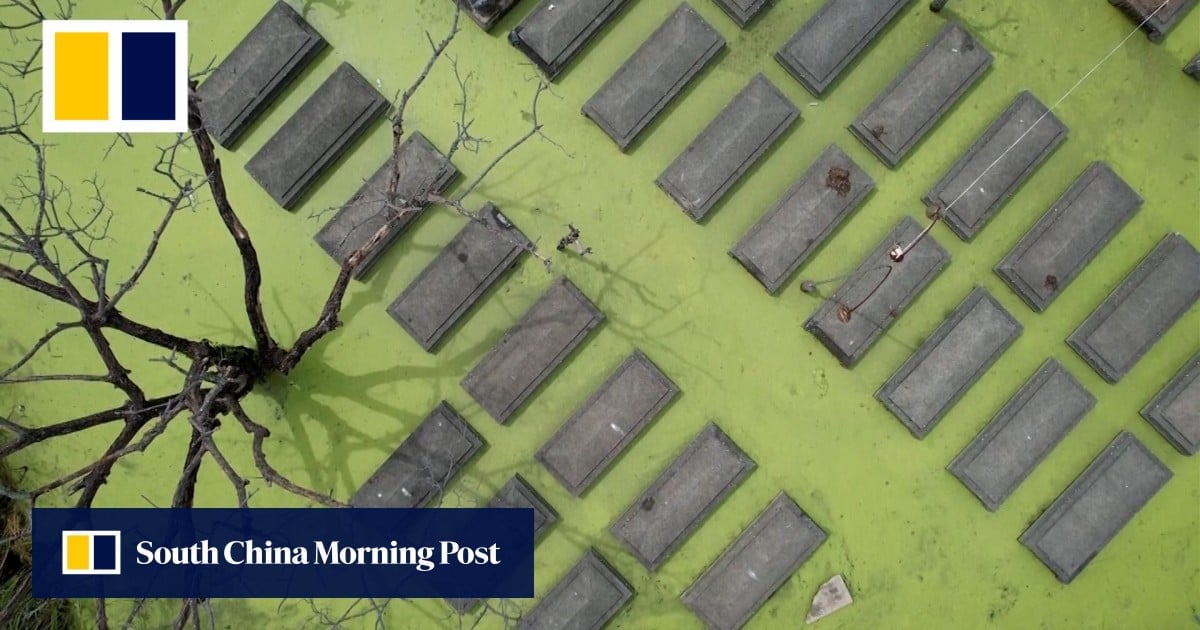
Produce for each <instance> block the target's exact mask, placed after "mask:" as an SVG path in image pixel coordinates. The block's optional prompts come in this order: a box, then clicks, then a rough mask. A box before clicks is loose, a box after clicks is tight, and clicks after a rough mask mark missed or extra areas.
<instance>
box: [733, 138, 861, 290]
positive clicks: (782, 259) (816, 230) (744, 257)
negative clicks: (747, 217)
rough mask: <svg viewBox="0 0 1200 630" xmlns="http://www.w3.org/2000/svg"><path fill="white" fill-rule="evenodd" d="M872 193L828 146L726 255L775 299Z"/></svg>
mask: <svg viewBox="0 0 1200 630" xmlns="http://www.w3.org/2000/svg"><path fill="white" fill-rule="evenodd" d="M873 190H875V180H873V179H871V176H870V175H868V174H867V172H866V171H864V170H862V169H861V168H860V167H859V166H858V164H856V163H855V162H854V160H852V159H850V156H848V155H846V153H845V152H844V151H842V149H841V148H840V147H838V146H837V145H830V146H829V148H827V149H825V151H824V152H823V153H822V154H821V155H820V156H819V157H818V158H817V159H816V161H815V162H813V164H812V166H810V167H809V168H808V170H807V171H805V172H804V174H803V175H801V176H800V178H799V179H797V180H796V182H795V183H794V184H792V186H791V188H788V190H787V192H785V193H784V194H783V196H782V197H780V198H779V200H778V201H776V202H775V205H773V206H771V208H770V209H769V210H767V211H766V213H764V214H763V216H762V217H761V218H759V220H758V222H757V223H755V224H754V227H751V228H750V229H749V230H748V231H747V232H746V234H745V236H743V237H742V240H740V241H738V242H737V244H736V245H734V246H733V249H731V250H729V255H730V256H733V257H734V258H735V259H736V260H737V261H738V262H740V263H742V266H743V267H745V268H746V271H749V272H750V273H751V275H753V276H754V277H755V278H757V279H758V281H759V282H761V283H762V285H763V286H764V287H766V289H767V293H770V294H772V295H774V294H775V293H777V292H778V291H779V289H780V287H782V286H783V284H784V283H785V282H787V280H788V278H790V277H791V276H792V274H793V273H795V271H796V270H797V269H799V268H800V265H801V264H803V263H804V261H805V260H807V259H808V257H809V256H811V255H812V254H813V253H815V252H816V250H817V248H819V247H820V246H821V244H822V243H824V242H825V239H827V238H829V235H830V234H832V233H833V231H834V230H835V229H837V227H838V226H839V225H841V223H842V221H844V220H845V219H846V217H848V216H850V213H852V212H854V211H855V210H856V209H857V208H858V207H859V206H860V205H862V202H863V201H864V200H866V198H867V196H868V195H870V194H871V191H873Z"/></svg>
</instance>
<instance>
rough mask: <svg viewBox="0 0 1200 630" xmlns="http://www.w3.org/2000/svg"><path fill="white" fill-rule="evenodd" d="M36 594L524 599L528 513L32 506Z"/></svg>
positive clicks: (529, 551) (529, 565) (528, 572)
mask: <svg viewBox="0 0 1200 630" xmlns="http://www.w3.org/2000/svg"><path fill="white" fill-rule="evenodd" d="M33 595H34V597H238V598H241V597H505V598H528V597H533V510H532V509H528V508H502V509H500V508H497V509H493V508H486V509H485V508H428V509H367V508H346V509H324V508H313V509H258V508H245V509H191V510H188V509H149V508H145V509H140V508H139V509H91V510H86V509H50V508H35V509H34V510H33Z"/></svg>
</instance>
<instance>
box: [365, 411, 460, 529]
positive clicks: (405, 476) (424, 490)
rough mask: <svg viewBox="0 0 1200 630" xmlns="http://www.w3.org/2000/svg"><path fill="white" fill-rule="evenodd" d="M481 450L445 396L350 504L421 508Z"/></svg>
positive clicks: (434, 497) (436, 496)
mask: <svg viewBox="0 0 1200 630" xmlns="http://www.w3.org/2000/svg"><path fill="white" fill-rule="evenodd" d="M481 448H483V438H481V437H479V434H478V433H476V432H475V429H474V428H472V427H471V425H470V423H468V422H467V421H466V420H465V419H464V418H463V417H462V416H461V415H459V414H458V412H457V411H455V410H454V408H453V407H451V406H450V404H449V403H447V402H446V401H444V400H443V401H442V402H440V403H438V405H437V407H434V409H433V411H431V412H430V413H429V415H428V416H426V417H425V419H424V420H423V421H421V424H419V425H417V428H416V429H414V430H413V432H412V433H410V434H409V436H408V437H407V438H405V439H404V442H402V443H401V444H400V447H399V448H397V449H396V450H395V451H394V452H393V453H392V454H391V455H390V456H388V458H387V459H386V460H385V461H384V462H383V464H381V465H380V466H379V469H378V470H376V471H375V474H373V475H371V478H370V479H367V481H366V483H364V484H363V485H362V487H361V488H359V489H358V492H356V493H355V494H354V497H353V498H351V499H350V505H352V506H354V507H390V508H410V507H424V506H426V505H428V504H429V503H431V502H432V501H434V500H435V499H437V498H438V496H439V495H440V493H441V492H442V491H443V490H444V485H445V484H447V483H449V482H450V480H451V479H453V478H454V476H455V475H456V474H458V471H459V470H460V469H461V468H462V467H463V466H465V465H466V463H467V462H468V461H470V460H471V458H472V457H474V456H475V454H476V453H477V452H479V449H481Z"/></svg>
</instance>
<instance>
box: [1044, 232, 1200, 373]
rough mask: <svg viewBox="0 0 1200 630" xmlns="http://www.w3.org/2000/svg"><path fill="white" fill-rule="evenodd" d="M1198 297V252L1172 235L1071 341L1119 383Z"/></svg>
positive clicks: (1069, 339) (1084, 323)
mask: <svg viewBox="0 0 1200 630" xmlns="http://www.w3.org/2000/svg"><path fill="white" fill-rule="evenodd" d="M1198 297H1200V253H1197V252H1196V248H1195V247H1193V246H1192V244H1191V243H1189V242H1188V241H1187V239H1185V238H1183V237H1182V236H1180V235H1179V234H1168V235H1167V236H1166V237H1165V238H1163V240H1161V241H1159V243H1158V245H1157V246H1155V248H1154V250H1153V251H1151V252H1150V254H1149V255H1147V256H1146V257H1145V258H1143V259H1142V261H1141V262H1140V263H1138V266H1137V267H1136V268H1135V269H1134V270H1133V272H1132V273H1130V274H1129V276H1127V277H1126V278H1125V280H1124V281H1122V282H1121V285H1120V286H1118V287H1117V288H1116V290H1114V291H1113V292H1112V294H1110V295H1109V296H1108V298H1106V299H1105V300H1104V302H1103V303H1101V304H1100V306H1098V307H1097V308H1096V310H1095V311H1093V312H1092V314H1091V315H1089V316H1088V318H1087V319H1086V320H1084V322H1083V323H1082V324H1080V326H1079V328H1077V329H1075V332H1073V333H1071V336H1070V337H1069V338H1068V339H1067V344H1068V345H1070V346H1071V348H1072V349H1074V350H1075V352H1077V353H1078V354H1079V356H1081V357H1083V360H1084V361H1087V362H1088V365H1091V366H1092V368H1093V369H1094V370H1096V373H1097V374H1099V375H1100V376H1102V377H1103V378H1104V380H1106V381H1108V382H1110V383H1116V382H1117V381H1120V380H1121V378H1122V377H1124V376H1125V374H1126V373H1128V372H1129V370H1130V369H1132V368H1133V366H1134V365H1136V364H1137V362H1138V360H1139V359H1141V358H1142V356H1143V355H1145V354H1146V352H1148V351H1149V350H1150V347H1151V346H1153V345H1154V344H1155V343H1156V342H1157V341H1158V340H1159V339H1160V338H1162V336H1163V335H1165V334H1166V332H1167V330H1168V329H1169V328H1170V327H1171V326H1172V325H1173V324H1174V323H1175V322H1176V321H1178V320H1179V318H1180V317H1183V314H1184V313H1186V312H1187V310H1188V309H1189V308H1191V307H1192V305H1193V304H1195V303H1196V299H1197V298H1198Z"/></svg>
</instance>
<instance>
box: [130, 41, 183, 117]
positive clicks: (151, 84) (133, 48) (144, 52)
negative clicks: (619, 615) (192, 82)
mask: <svg viewBox="0 0 1200 630" xmlns="http://www.w3.org/2000/svg"><path fill="white" fill-rule="evenodd" d="M183 80H185V78H184V77H179V76H175V33H121V119H122V120H174V119H175V92H176V90H175V86H176V82H178V81H183Z"/></svg>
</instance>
